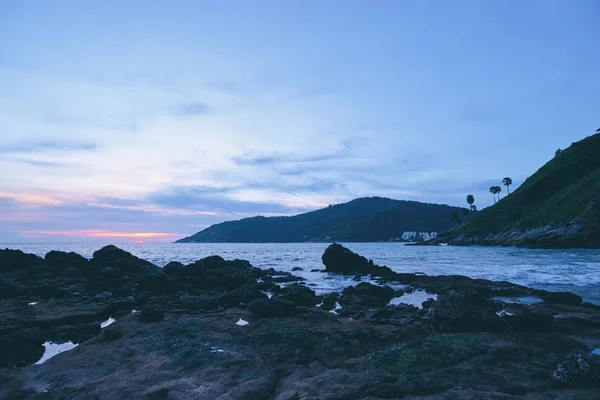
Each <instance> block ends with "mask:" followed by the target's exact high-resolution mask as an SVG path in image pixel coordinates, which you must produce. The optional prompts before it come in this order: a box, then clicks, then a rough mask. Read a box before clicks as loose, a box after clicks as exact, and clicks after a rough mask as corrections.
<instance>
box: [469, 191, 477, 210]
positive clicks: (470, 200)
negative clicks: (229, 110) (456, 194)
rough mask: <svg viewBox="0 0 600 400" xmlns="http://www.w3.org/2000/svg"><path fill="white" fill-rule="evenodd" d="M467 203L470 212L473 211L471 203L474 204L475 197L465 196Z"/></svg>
mask: <svg viewBox="0 0 600 400" xmlns="http://www.w3.org/2000/svg"><path fill="white" fill-rule="evenodd" d="M467 203H469V207H471V211H473V203H475V197H473V195H472V194H470V195H468V196H467Z"/></svg>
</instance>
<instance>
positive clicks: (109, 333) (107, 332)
mask: <svg viewBox="0 0 600 400" xmlns="http://www.w3.org/2000/svg"><path fill="white" fill-rule="evenodd" d="M122 336H123V332H121V331H120V330H118V329H117V328H105V329H104V338H105V339H106V340H110V341H113V340H117V339H119V338H121V337H122Z"/></svg>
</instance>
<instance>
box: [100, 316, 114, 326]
mask: <svg viewBox="0 0 600 400" xmlns="http://www.w3.org/2000/svg"><path fill="white" fill-rule="evenodd" d="M115 322H117V320H116V319H114V318H113V317H109V318H108V319H107V320H106V321H104V322H103V323H101V324H100V328H106V327H107V326H109V325H112V324H114V323H115Z"/></svg>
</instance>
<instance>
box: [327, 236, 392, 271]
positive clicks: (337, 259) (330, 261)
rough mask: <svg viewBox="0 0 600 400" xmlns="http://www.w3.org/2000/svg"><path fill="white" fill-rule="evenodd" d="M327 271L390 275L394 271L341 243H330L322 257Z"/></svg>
mask: <svg viewBox="0 0 600 400" xmlns="http://www.w3.org/2000/svg"><path fill="white" fill-rule="evenodd" d="M321 259H322V261H323V264H324V265H325V271H326V272H339V273H343V274H371V275H373V276H390V275H394V272H393V271H392V270H391V269H389V268H388V267H380V266H378V265H375V264H373V260H367V259H366V258H365V257H363V256H361V255H359V254H356V253H354V252H353V251H351V250H350V249H347V248H345V247H344V246H342V245H341V244H338V243H334V244H332V245H329V247H327V249H326V250H325V252H324V253H323V256H322V257H321Z"/></svg>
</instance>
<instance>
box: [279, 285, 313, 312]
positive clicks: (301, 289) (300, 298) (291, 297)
mask: <svg viewBox="0 0 600 400" xmlns="http://www.w3.org/2000/svg"><path fill="white" fill-rule="evenodd" d="M277 298H279V299H282V300H287V301H291V302H292V303H295V304H296V305H297V306H306V307H314V306H315V304H317V297H316V294H315V291H314V290H312V289H310V288H308V287H306V286H304V285H301V284H299V283H294V284H292V285H290V286H286V287H283V288H282V289H281V291H280V293H279V294H278V295H277Z"/></svg>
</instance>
